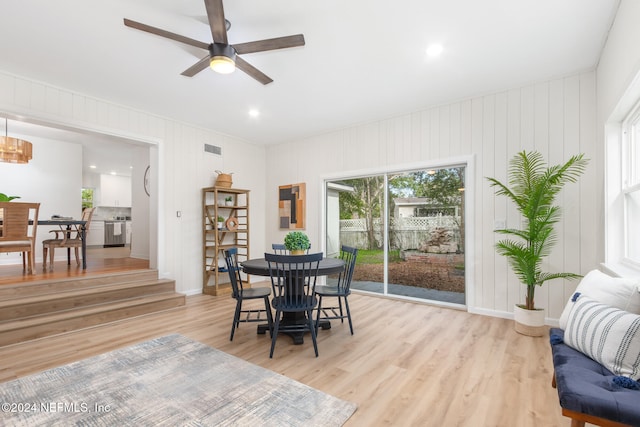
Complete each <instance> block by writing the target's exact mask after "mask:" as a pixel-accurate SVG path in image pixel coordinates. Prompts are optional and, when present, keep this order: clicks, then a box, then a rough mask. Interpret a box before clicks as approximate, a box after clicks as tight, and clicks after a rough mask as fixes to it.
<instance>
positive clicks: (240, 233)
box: [202, 187, 249, 295]
mask: <svg viewBox="0 0 640 427" xmlns="http://www.w3.org/2000/svg"><path fill="white" fill-rule="evenodd" d="M227 198H230V199H231V201H229V202H226V201H225V199H227ZM218 217H222V219H223V222H218ZM202 229H203V230H202V236H203V242H202V246H203V247H202V254H203V260H202V264H203V268H204V274H203V284H202V292H203V293H204V294H208V295H228V294H230V293H231V283H230V282H229V272H228V271H227V266H226V263H225V260H224V250H225V249H229V248H238V261H239V262H242V261H246V260H247V259H248V258H249V190H240V189H236V188H224V187H207V188H203V189H202ZM247 283H248V280H247Z"/></svg>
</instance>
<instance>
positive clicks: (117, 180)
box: [98, 174, 131, 207]
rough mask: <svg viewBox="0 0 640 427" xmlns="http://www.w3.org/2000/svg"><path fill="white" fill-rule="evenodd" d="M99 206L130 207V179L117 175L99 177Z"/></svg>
mask: <svg viewBox="0 0 640 427" xmlns="http://www.w3.org/2000/svg"><path fill="white" fill-rule="evenodd" d="M98 205H99V206H121V207H130V206H131V178H130V177H128V176H118V175H106V174H102V175H100V202H99V203H98Z"/></svg>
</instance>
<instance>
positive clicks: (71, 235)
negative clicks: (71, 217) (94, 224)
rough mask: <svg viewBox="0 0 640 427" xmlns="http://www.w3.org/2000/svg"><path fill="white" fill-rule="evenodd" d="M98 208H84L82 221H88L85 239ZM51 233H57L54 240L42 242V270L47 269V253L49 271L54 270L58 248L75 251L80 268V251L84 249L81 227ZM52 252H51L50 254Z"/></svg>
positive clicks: (51, 231) (76, 226)
mask: <svg viewBox="0 0 640 427" xmlns="http://www.w3.org/2000/svg"><path fill="white" fill-rule="evenodd" d="M95 209H96V208H84V210H83V211H82V221H86V224H85V226H84V227H85V231H84V238H85V239H86V238H87V236H88V235H89V226H90V225H91V218H93V212H94V211H95ZM49 232H50V233H55V235H56V237H55V238H54V239H46V240H43V241H42V268H43V269H46V268H47V253H49V269H50V270H53V259H54V255H55V249H56V248H68V249H71V248H73V249H74V252H75V256H76V264H77V265H78V266H80V256H79V254H78V252H79V249H80V248H81V247H82V231H81V226H80V225H74V226H72V227H71V228H69V229H66V228H63V226H62V225H61V226H60V229H59V230H50V231H49ZM49 251H50V252H49Z"/></svg>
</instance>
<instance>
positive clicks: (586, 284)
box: [559, 270, 640, 329]
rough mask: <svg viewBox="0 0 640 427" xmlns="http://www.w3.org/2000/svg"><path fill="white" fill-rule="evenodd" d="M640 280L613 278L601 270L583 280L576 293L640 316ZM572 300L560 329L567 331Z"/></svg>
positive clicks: (565, 311) (563, 316)
mask: <svg viewBox="0 0 640 427" xmlns="http://www.w3.org/2000/svg"><path fill="white" fill-rule="evenodd" d="M638 286H640V280H638V279H628V278H622V277H611V276H609V275H607V274H604V273H603V272H602V271H600V270H592V271H590V272H589V273H587V275H586V276H584V277H583V278H582V280H581V281H580V284H578V287H577V288H576V292H580V294H581V295H586V296H588V297H589V298H591V299H594V300H596V301H598V302H601V303H602V304H605V305H609V306H611V307H615V308H619V309H620V310H624V311H628V312H630V313H635V314H640V292H639V291H640V289H639V288H638ZM570 304H571V299H569V301H568V302H567V305H566V306H565V307H564V310H563V312H562V314H561V315H560V321H559V325H560V329H567V317H568V315H569V308H570V307H569V305H570Z"/></svg>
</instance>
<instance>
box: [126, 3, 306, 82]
mask: <svg viewBox="0 0 640 427" xmlns="http://www.w3.org/2000/svg"><path fill="white" fill-rule="evenodd" d="M204 5H205V7H206V9H207V17H208V19H209V26H210V27H211V36H212V38H213V43H204V42H201V41H198V40H194V39H192V38H189V37H185V36H181V35H179V34H175V33H172V32H169V31H165V30H162V29H160V28H156V27H152V26H150V25H146V24H142V23H140V22H136V21H132V20H130V19H127V18H124V25H126V26H127V27H131V28H135V29H137V30H141V31H146V32H148V33H151V34H155V35H158V36H161V37H166V38H168V39H171V40H175V41H179V42H181V43H186V44H188V45H191V46H195V47H199V48H202V49H206V50H208V51H209V55H207V56H205V57H204V58H202V59H201V60H200V61H198V62H196V63H195V64H194V65H192V66H191V67H189V68H187V69H186V70H184V71H183V72H182V73H181V74H182V75H183V76H187V77H193V76H195V75H196V74H197V73H199V72H200V71H202V70H204V69H205V68H207V66H210V67H211V68H212V69H213V70H214V71H217V72H219V73H222V74H227V73H231V72H233V71H234V69H235V68H236V67H237V68H239V69H240V70H242V71H244V72H245V73H247V74H248V75H250V76H251V77H253V78H254V79H256V80H258V81H259V82H260V83H262V84H264V85H266V84H269V83H271V82H272V81H273V79H271V78H270V77H269V76H267V75H266V74H264V73H263V72H262V71H260V70H258V69H257V68H256V67H254V66H253V65H251V64H249V63H248V62H247V61H245V60H244V59H242V58H241V57H240V56H238V55H243V54H246V53H255V52H264V51H267V50H275V49H285V48H288V47H296V46H304V35H302V34H296V35H293V36H285V37H276V38H273V39H265V40H257V41H253V42H247V43H239V44H234V45H230V44H229V41H228V40H227V30H228V29H229V27H230V24H229V21H227V20H226V19H225V17H224V10H223V7H222V0H204Z"/></svg>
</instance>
